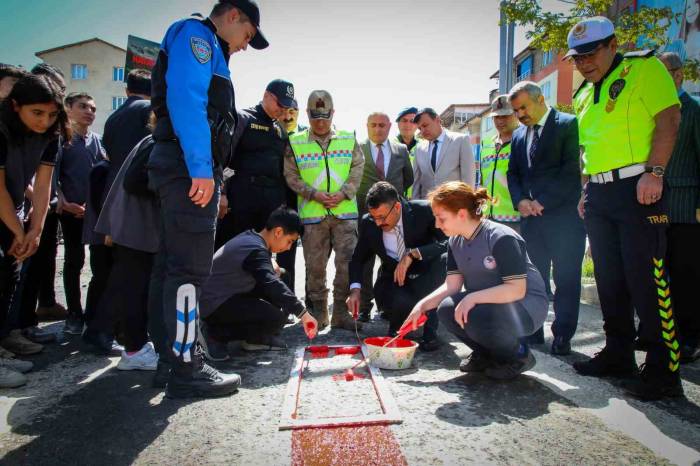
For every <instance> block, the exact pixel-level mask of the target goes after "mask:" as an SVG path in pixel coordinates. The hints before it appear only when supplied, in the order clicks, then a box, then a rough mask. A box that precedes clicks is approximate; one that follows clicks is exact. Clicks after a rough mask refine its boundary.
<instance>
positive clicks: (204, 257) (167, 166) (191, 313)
mask: <svg viewBox="0 0 700 466" xmlns="http://www.w3.org/2000/svg"><path fill="white" fill-rule="evenodd" d="M148 176H149V186H150V187H151V189H152V190H153V191H154V192H155V193H156V196H157V199H158V203H159V205H160V223H161V236H160V239H161V248H162V249H163V252H164V254H165V257H164V258H163V260H164V269H163V272H162V274H161V275H157V276H156V277H157V279H158V280H160V281H161V283H158V284H154V286H155V287H156V289H158V288H159V287H162V288H161V289H162V305H163V313H164V317H163V320H164V322H165V325H166V327H167V330H168V346H169V347H170V348H171V350H172V353H173V356H174V357H173V361H174V362H175V364H176V366H177V370H182V371H189V370H191V369H192V368H193V367H194V366H193V365H191V363H193V362H194V360H193V359H194V358H195V351H194V350H195V346H196V344H197V338H198V324H199V315H198V314H199V309H198V308H199V306H198V302H199V296H200V293H201V287H202V284H203V283H204V281H205V280H206V279H207V278H208V277H209V274H210V273H211V265H212V258H213V256H214V234H215V231H216V216H217V212H218V208H219V194H218V193H219V186H220V185H221V174H220V172H219V173H216V174H215V175H214V176H215V180H216V182H215V190H214V195H213V196H212V198H211V200H210V201H209V203H208V204H207V205H206V206H205V207H204V208H202V207H200V206H197V205H195V204H194V203H193V202H192V201H191V200H190V198H189V191H190V188H191V186H192V179H191V178H190V176H189V172H188V171H187V167H186V165H185V162H184V159H183V155H182V151H181V149H180V146H179V145H178V144H177V142H165V141H158V142H157V143H156V145H155V146H154V148H153V152H151V156H150V159H149V162H148Z"/></svg>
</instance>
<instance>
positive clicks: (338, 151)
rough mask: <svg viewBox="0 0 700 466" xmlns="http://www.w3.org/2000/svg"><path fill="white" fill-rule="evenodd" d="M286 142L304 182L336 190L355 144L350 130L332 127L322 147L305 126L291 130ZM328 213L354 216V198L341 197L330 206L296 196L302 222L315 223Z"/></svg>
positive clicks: (347, 172) (344, 177)
mask: <svg viewBox="0 0 700 466" xmlns="http://www.w3.org/2000/svg"><path fill="white" fill-rule="evenodd" d="M289 142H290V144H291V146H292V150H293V151H294V158H295V160H296V164H297V167H298V168H299V175H300V176H301V179H302V180H304V183H306V184H307V185H309V186H311V187H313V188H314V189H315V190H317V191H320V192H326V193H334V192H338V191H340V188H342V186H343V184H345V181H346V180H347V179H348V176H349V175H350V167H351V166H352V151H353V149H354V148H355V133H354V132H351V131H336V132H335V135H334V136H333V137H332V139H331V141H330V144H329V145H328V148H327V149H326V151H324V150H323V148H322V147H321V145H320V144H319V143H318V142H316V141H310V140H309V131H308V130H305V131H302V132H301V133H297V134H294V135H293V136H291V137H290V139H289ZM328 215H333V216H334V217H337V218H339V219H356V218H357V217H358V211H357V202H356V200H355V198H354V197H353V198H352V199H345V200H343V201H341V202H340V204H338V205H337V206H335V207H333V208H332V209H326V208H325V207H324V206H323V204H321V203H320V202H318V201H315V200H308V199H306V198H304V197H302V196H299V216H300V217H301V220H302V222H303V223H305V224H309V223H319V222H321V221H322V220H323V219H324V218H326V217H327V216H328Z"/></svg>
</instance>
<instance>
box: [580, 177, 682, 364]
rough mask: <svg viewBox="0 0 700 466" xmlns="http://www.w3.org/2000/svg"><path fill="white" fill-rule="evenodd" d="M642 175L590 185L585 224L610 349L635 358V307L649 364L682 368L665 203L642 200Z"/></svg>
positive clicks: (607, 343) (587, 190)
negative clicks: (638, 191)
mask: <svg viewBox="0 0 700 466" xmlns="http://www.w3.org/2000/svg"><path fill="white" fill-rule="evenodd" d="M639 178H640V177H639V176H635V177H632V178H626V179H623V180H618V181H614V182H612V183H606V184H596V183H588V185H587V188H586V194H587V200H586V203H585V224H586V230H587V232H588V238H589V241H590V245H591V254H592V257H593V266H594V273H595V279H596V284H597V287H598V296H599V297H600V307H601V310H602V311H603V320H604V325H603V328H604V329H605V336H606V347H608V348H609V349H611V350H613V351H618V352H620V353H621V354H624V357H625V358H628V357H631V355H632V352H633V351H634V349H633V341H634V338H635V328H634V311H635V310H636V311H637V315H638V316H639V320H640V324H641V332H642V334H641V335H640V338H641V339H642V340H644V341H645V342H648V344H649V346H650V348H649V351H648V352H647V356H646V363H647V364H648V365H649V366H654V367H656V368H660V369H661V370H663V369H666V370H669V371H671V372H677V370H678V367H679V365H678V359H679V358H680V353H679V349H678V346H679V343H678V338H677V334H676V329H675V322H674V317H673V312H672V310H671V296H670V287H669V282H668V275H667V269H666V261H665V257H666V228H667V227H668V217H667V216H666V209H665V202H664V199H663V198H662V200H661V201H659V202H656V203H655V204H651V205H642V204H640V203H639V202H637V194H636V188H637V182H638V180H639Z"/></svg>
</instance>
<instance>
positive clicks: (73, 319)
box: [63, 316, 84, 335]
mask: <svg viewBox="0 0 700 466" xmlns="http://www.w3.org/2000/svg"><path fill="white" fill-rule="evenodd" d="M83 324H84V322H83V319H82V317H79V316H68V318H67V319H66V323H65V325H64V326H63V333H67V334H69V335H81V334H82V333H83Z"/></svg>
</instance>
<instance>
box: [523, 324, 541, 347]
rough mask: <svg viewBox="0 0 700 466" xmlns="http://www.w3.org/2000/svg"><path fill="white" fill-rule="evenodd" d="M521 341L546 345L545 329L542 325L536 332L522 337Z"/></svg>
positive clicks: (528, 343) (527, 343)
mask: <svg viewBox="0 0 700 466" xmlns="http://www.w3.org/2000/svg"><path fill="white" fill-rule="evenodd" d="M520 341H521V342H522V343H524V344H526V345H544V330H543V329H542V327H540V328H539V329H538V330H537V331H536V332H535V333H533V334H532V335H528V336H526V337H524V338H521V339H520Z"/></svg>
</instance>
